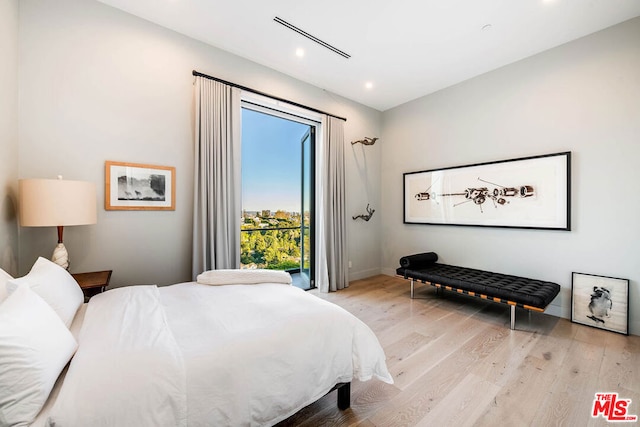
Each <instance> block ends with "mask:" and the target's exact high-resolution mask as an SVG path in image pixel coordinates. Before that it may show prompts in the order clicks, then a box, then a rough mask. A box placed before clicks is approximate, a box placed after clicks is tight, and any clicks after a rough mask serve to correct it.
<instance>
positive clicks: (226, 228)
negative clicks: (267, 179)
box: [192, 76, 242, 279]
mask: <svg viewBox="0 0 640 427" xmlns="http://www.w3.org/2000/svg"><path fill="white" fill-rule="evenodd" d="M195 103H196V105H195V132H194V135H195V167H194V209H193V263H192V275H193V278H194V279H195V277H196V276H197V275H198V274H200V273H202V272H203V271H206V270H214V269H222V268H239V267H240V217H241V209H242V207H241V202H242V200H241V198H242V195H241V186H240V179H241V175H240V142H241V135H240V133H241V126H240V120H241V107H240V89H237V88H234V87H231V86H228V85H225V84H223V83H220V82H217V81H214V80H211V79H207V78H204V77H199V76H198V77H196V83H195Z"/></svg>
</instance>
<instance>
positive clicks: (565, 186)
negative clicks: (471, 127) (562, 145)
mask: <svg viewBox="0 0 640 427" xmlns="http://www.w3.org/2000/svg"><path fill="white" fill-rule="evenodd" d="M403 197H404V199H403V216H404V218H403V222H404V223H405V224H429V225H456V226H480V227H500V228H528V229H544V230H562V231H569V230H571V152H569V151H567V152H562V153H553V154H545V155H539V156H530V157H521V158H517V159H509V160H499V161H493V162H485V163H476V164H471V165H463V166H452V167H446V168H440V169H430V170H424V171H417V172H407V173H404V174H403Z"/></svg>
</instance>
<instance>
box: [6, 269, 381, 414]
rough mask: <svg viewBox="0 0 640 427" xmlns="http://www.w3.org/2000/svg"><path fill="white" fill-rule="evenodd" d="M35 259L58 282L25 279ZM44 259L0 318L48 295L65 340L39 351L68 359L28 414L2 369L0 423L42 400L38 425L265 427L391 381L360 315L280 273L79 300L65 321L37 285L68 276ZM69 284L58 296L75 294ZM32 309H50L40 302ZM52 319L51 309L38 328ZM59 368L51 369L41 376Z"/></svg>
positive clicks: (20, 282)
mask: <svg viewBox="0 0 640 427" xmlns="http://www.w3.org/2000/svg"><path fill="white" fill-rule="evenodd" d="M41 260H42V261H41ZM37 264H40V265H39V267H40V268H41V270H42V265H45V266H46V269H45V270H47V272H48V273H51V272H52V271H53V272H54V273H55V276H56V278H55V279H53V280H52V279H49V278H43V277H45V275H44V274H43V273H42V272H40V274H33V275H32V273H33V272H34V270H36V273H37V272H38V270H37V269H36V267H37ZM49 264H50V262H49V261H46V260H44V259H42V258H41V259H39V260H38V261H37V262H36V265H34V268H32V271H31V272H30V273H29V275H27V276H25V277H24V278H21V279H13V280H8V281H7V284H6V285H5V287H7V288H8V289H9V291H8V294H9V295H8V296H7V295H5V296H4V302H2V296H1V294H0V319H3V318H7V316H10V315H11V313H12V312H13V315H14V316H16V315H17V316H18V317H19V316H20V312H19V311H18V312H17V313H18V314H15V312H16V309H15V307H12V306H15V305H16V303H15V301H17V300H19V299H20V298H22V299H29V300H30V301H31V300H33V301H37V300H36V299H35V298H34V296H33V295H36V296H40V297H41V298H39V300H40V301H37V302H38V304H39V303H40V302H41V301H42V300H44V301H45V302H46V303H47V304H45V305H47V306H49V307H51V308H52V309H53V310H52V312H55V314H58V317H59V318H60V319H61V320H62V322H60V324H58V325H57V326H58V329H60V326H61V325H63V326H64V329H65V330H66V331H67V332H68V333H69V336H71V337H72V338H71V340H72V341H73V342H68V343H67V341H69V340H68V336H66V334H64V333H62V335H65V338H64V339H62V338H61V339H60V341H59V342H61V343H63V344H60V345H54V344H51V343H49V344H47V343H45V344H42V349H41V351H40V352H39V353H41V355H42V354H53V353H54V352H56V353H57V352H58V351H59V349H57V348H56V347H60V346H64V347H68V349H66V351H65V352H64V353H65V354H66V353H71V354H72V357H71V356H69V357H71V360H70V362H68V363H67V362H65V363H64V364H62V362H61V361H58V362H57V365H62V366H61V368H60V371H62V373H61V374H60V372H58V374H56V376H55V377H54V379H53V383H55V384H53V383H52V384H51V385H50V386H49V385H48V384H49V383H51V382H52V381H51V380H50V379H49V380H48V381H40V382H43V383H46V384H44V385H41V384H38V385H39V386H40V388H41V389H42V388H43V389H45V390H44V391H45V392H43V390H36V392H33V391H31V395H38V392H39V393H40V395H44V397H45V399H44V401H43V402H40V403H38V402H36V403H35V404H32V403H31V402H28V403H30V406H29V405H26V408H27V409H29V408H30V410H26V415H24V414H21V410H22V412H25V408H24V406H25V405H19V404H17V403H16V398H15V396H24V393H23V394H20V393H18V392H17V391H15V390H14V391H13V392H12V391H11V390H10V388H11V387H14V388H15V387H20V386H21V385H20V384H18V385H16V384H13V383H11V378H12V375H11V374H7V372H6V371H7V369H3V368H0V390H5V391H4V392H3V391H0V424H2V422H3V417H5V419H6V417H7V415H8V416H9V419H16V418H15V417H16V414H17V415H18V416H22V417H27V418H28V417H29V416H32V415H34V414H33V412H34V408H36V407H37V406H38V404H39V405H40V407H38V408H37V409H38V411H37V412H36V413H35V419H33V420H31V421H33V424H34V425H36V426H87V425H91V426H141V425H153V426H172V427H173V426H201V425H212V426H213V425H215V426H224V425H233V426H241V425H246V426H258V425H260V426H262V425H273V424H276V423H278V422H280V421H282V420H284V419H286V418H288V417H289V416H291V415H293V414H294V413H296V412H297V411H299V410H300V409H302V408H304V407H305V406H307V405H309V404H310V403H312V402H314V401H316V400H317V399H319V398H321V397H322V396H324V395H325V394H326V393H328V392H329V391H331V390H332V389H334V388H335V386H336V385H340V384H345V383H347V384H348V383H349V382H350V381H352V379H357V380H360V381H367V380H370V379H372V378H377V379H378V380H381V381H384V382H387V383H392V382H393V380H392V377H391V375H390V374H389V372H388V370H387V367H386V364H385V355H384V352H383V350H382V348H381V346H380V344H379V342H378V340H377V338H376V336H375V335H374V334H373V332H372V331H371V330H370V329H369V328H368V327H367V326H366V325H365V324H364V323H363V322H361V321H360V320H358V319H357V318H356V317H354V316H353V315H351V314H350V313H348V312H347V311H345V310H344V309H342V308H340V307H338V306H336V305H334V304H332V303H329V302H327V301H324V300H322V299H321V298H318V297H316V296H314V295H311V294H309V293H307V292H305V291H302V290H301V289H298V288H296V287H293V286H291V285H290V277H289V279H288V281H289V284H287V283H286V281H287V280H286V279H284V276H280V277H282V278H283V280H280V279H278V277H277V276H273V273H276V272H271V273H267V276H262V278H260V277H258V278H254V279H248V277H249V276H240V277H239V278H237V279H234V280H231V282H233V283H229V284H224V285H222V284H221V283H213V282H215V281H219V280H223V281H224V280H229V279H228V277H222V276H209V277H210V279H211V280H209V281H208V282H207V280H203V281H202V282H201V283H197V282H189V283H180V284H175V285H171V286H165V287H156V286H130V287H124V288H117V289H113V290H109V291H106V292H104V293H102V294H99V295H97V296H95V297H93V298H92V299H91V300H90V301H89V303H88V304H82V303H80V304H78V307H77V308H76V310H75V311H74V312H73V316H72V319H71V320H69V313H67V312H68V311H73V310H66V311H67V312H65V310H62V309H61V307H60V306H59V305H60V301H61V300H62V299H61V298H58V300H55V301H47V298H46V297H50V296H51V295H47V293H46V291H45V290H44V289H46V288H47V286H46V283H45V282H63V281H64V282H67V284H68V278H67V277H66V276H65V275H67V276H69V277H71V276H70V275H69V274H68V273H67V272H66V271H64V270H62V269H61V268H60V267H57V266H55V269H54V268H53V267H52V265H49ZM56 269H57V270H56ZM227 273H228V274H231V275H234V274H235V273H234V272H232V271H227ZM256 273H257V274H258V276H260V274H259V273H260V272H256ZM277 273H280V272H277ZM269 274H271V276H269ZM282 274H285V273H282ZM30 275H32V276H31V277H29V276H30ZM287 276H288V275H287ZM63 279H64V280H63ZM71 280H73V279H71ZM243 281H246V282H247V283H243ZM198 282H200V276H199V280H198ZM34 283H35V285H34ZM1 285H2V283H0V286H1ZM75 286H76V288H77V285H75ZM66 288H68V289H66ZM66 288H65V291H64V292H61V293H62V294H65V293H68V294H71V293H74V294H75V290H73V291H72V290H71V288H70V287H69V286H66ZM12 293H13V294H15V295H12ZM32 294H33V295H32ZM43 295H44V296H43ZM76 297H77V296H76ZM76 297H74V298H76ZM80 297H81V292H80ZM33 301H32V302H30V303H28V304H27V305H29V306H31V305H34V303H33ZM7 303H9V304H7ZM63 308H66V307H63ZM39 310H40V311H43V312H44V311H46V310H45V309H44V308H43V306H42V304H40V305H39ZM63 312H64V313H63ZM7 313H9V314H7ZM61 313H62V314H64V315H61ZM48 314H49V315H51V313H48ZM32 315H33V313H30V317H33V316H32ZM3 316H4V317H3ZM36 317H37V316H36ZM23 319H24V318H23ZM52 323H55V322H53V321H52V320H51V316H49V317H48V321H47V322H46V323H43V325H45V324H46V325H48V326H47V327H50V326H51V324H52ZM43 325H40V328H42V327H44V326H43ZM6 329H7V328H6V327H5V330H4V331H3V329H2V327H1V326H0V335H2V334H5V335H6V334H9V335H11V332H7V330H6ZM56 333H59V331H57V330H56ZM60 333H61V332H60ZM51 334H52V333H49V341H51V338H50V337H51ZM0 338H2V337H0ZM43 339H44V338H43ZM65 340H66V341H65ZM3 341H5V340H3ZM45 341H46V340H45ZM74 343H75V345H74ZM46 345H49V346H50V347H46ZM18 347H19V346H18ZM69 349H72V350H69ZM11 351H18V350H15V348H14V349H12V348H9V347H7V345H4V344H0V352H6V353H11ZM0 355H2V353H0ZM36 357H37V355H36ZM65 357H66V356H65ZM13 359H15V357H12V360H13ZM51 359H64V357H57V356H56V357H46V362H45V364H50V363H51ZM21 369H28V367H27V368H25V367H24V366H22V367H21ZM56 369H58V368H57V367H51V368H50V369H48V370H49V371H51V372H50V373H49V375H48V376H49V377H51V376H52V373H53V372H55V371H56ZM21 375H22V374H21ZM58 375H59V376H58ZM15 376H16V374H15V372H14V374H13V377H14V382H15ZM36 377H43V375H42V374H41V373H38V375H36ZM21 378H25V377H24V375H22V376H21ZM36 382H38V381H36ZM7 384H8V385H9V386H10V387H9V389H7V388H6V387H7ZM47 387H49V389H50V390H46V388H47ZM3 394H4V396H3ZM343 394H344V389H343ZM11 396H14V397H13V398H11ZM28 397H29V396H27V398H25V400H29V398H28ZM39 399H40V400H42V396H40V397H39ZM32 400H33V399H32ZM36 400H38V399H36ZM18 403H19V402H18ZM12 417H13V418H12Z"/></svg>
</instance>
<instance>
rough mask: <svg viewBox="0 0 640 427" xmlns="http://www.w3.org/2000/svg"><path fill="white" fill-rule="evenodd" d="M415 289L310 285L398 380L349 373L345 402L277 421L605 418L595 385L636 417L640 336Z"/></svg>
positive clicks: (386, 281)
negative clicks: (364, 332) (353, 321)
mask: <svg viewBox="0 0 640 427" xmlns="http://www.w3.org/2000/svg"><path fill="white" fill-rule="evenodd" d="M416 290H417V292H416V297H420V298H421V299H413V300H411V299H410V298H409V282H408V281H406V280H403V279H399V278H395V277H389V276H376V277H373V278H369V279H365V280H359V281H354V282H352V283H351V285H350V287H349V288H348V289H345V290H342V291H339V292H335V293H331V294H321V293H318V292H316V291H312V292H314V293H315V294H316V295H318V296H319V297H321V298H325V299H327V300H329V301H331V302H334V303H336V304H338V305H340V306H342V307H344V308H345V309H346V310H348V311H350V312H351V313H353V314H354V315H356V316H357V317H358V318H360V319H361V320H362V321H364V322H365V323H366V324H368V325H369V327H370V328H371V329H372V330H373V331H374V332H375V333H376V335H377V337H378V339H379V341H380V343H381V344H382V346H383V347H384V350H385V353H386V356H387V366H388V367H389V370H390V371H391V373H392V374H393V377H394V381H395V384H394V385H388V384H385V383H383V382H381V381H378V380H375V379H374V380H371V381H367V382H358V381H354V382H353V383H352V388H351V408H349V409H347V410H345V411H340V410H339V409H338V408H337V406H336V392H332V393H330V394H328V395H327V396H325V397H324V398H322V399H320V400H319V401H317V402H316V403H314V404H312V405H310V406H308V407H307V408H305V409H303V410H301V411H300V412H299V413H298V414H296V415H294V416H293V417H291V418H290V419H288V420H286V421H284V422H282V423H280V424H279V426H278V427H286V426H314V427H315V426H362V427H368V426H393V427H396V426H456V427H459V426H467V425H473V426H492V427H493V426H529V425H533V426H553V425H564V426H599V425H607V423H606V422H605V421H604V419H603V418H602V417H600V418H597V419H593V418H591V409H592V405H593V400H594V394H595V393H596V392H617V393H618V394H619V397H620V398H625V399H631V400H632V403H631V406H630V411H629V414H631V415H639V416H640V337H638V336H629V337H627V336H624V335H621V334H616V333H612V332H608V331H603V330H598V329H595V328H590V327H587V326H583V325H578V324H575V323H571V322H570V321H569V320H566V319H560V318H557V317H553V316H549V315H546V314H542V313H531V314H529V313H528V312H527V311H524V310H518V311H517V313H516V330H515V331H512V330H510V329H509V307H508V306H506V305H502V304H496V303H491V302H486V301H482V300H480V299H476V298H470V297H465V296H463V295H456V294H452V293H445V294H444V296H440V295H436V292H435V289H434V288H433V287H431V286H427V285H418V286H417V287H416ZM638 424H640V423H637V424H631V425H638ZM618 425H629V424H627V423H622V424H618Z"/></svg>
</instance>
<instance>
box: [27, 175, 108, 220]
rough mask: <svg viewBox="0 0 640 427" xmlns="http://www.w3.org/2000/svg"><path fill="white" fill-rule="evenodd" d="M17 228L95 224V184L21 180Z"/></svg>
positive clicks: (60, 180) (57, 180)
mask: <svg viewBox="0 0 640 427" xmlns="http://www.w3.org/2000/svg"><path fill="white" fill-rule="evenodd" d="M18 188H19V198H20V209H19V210H20V225H22V226H23V227H52V226H66V225H86V224H95V223H96V222H97V212H96V211H97V208H96V205H97V199H96V185H95V184H94V183H93V182H85V181H69V180H63V179H21V180H20V181H19V183H18Z"/></svg>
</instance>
